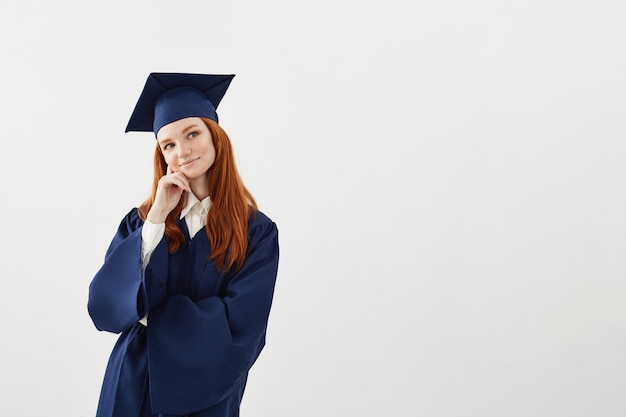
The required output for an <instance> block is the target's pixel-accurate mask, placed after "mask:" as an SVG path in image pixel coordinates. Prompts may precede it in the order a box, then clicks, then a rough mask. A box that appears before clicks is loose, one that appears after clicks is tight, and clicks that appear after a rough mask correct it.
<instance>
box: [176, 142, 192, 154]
mask: <svg viewBox="0 0 626 417" xmlns="http://www.w3.org/2000/svg"><path fill="white" fill-rule="evenodd" d="M190 152H191V147H190V146H189V145H188V144H186V143H184V142H183V143H181V144H180V145H179V146H178V154H179V155H181V156H183V155H189V153H190Z"/></svg>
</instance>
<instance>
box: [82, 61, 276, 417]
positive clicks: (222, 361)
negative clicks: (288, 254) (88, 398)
mask: <svg viewBox="0 0 626 417" xmlns="http://www.w3.org/2000/svg"><path fill="white" fill-rule="evenodd" d="M233 77H234V76H233V75H202V74H180V73H152V74H150V76H149V77H148V80H147V81H146V84H145V86H144V90H143V92H142V94H141V96H140V98H139V101H138V102H137V105H136V107H135V110H134V112H133V115H132V116H131V119H130V121H129V123H128V126H127V128H126V131H127V132H128V131H152V132H154V134H155V135H156V142H157V143H156V149H155V153H154V180H153V185H152V194H151V196H150V198H149V199H148V200H147V201H145V202H144V203H143V204H141V205H140V206H139V207H137V208H133V209H131V210H130V211H129V212H128V214H127V215H126V216H125V217H124V219H123V220H122V221H121V224H120V226H119V228H118V230H117V232H116V234H115V236H114V237H113V240H112V242H111V244H110V246H109V249H108V250H107V253H106V255H105V259H104V262H103V264H102V266H101V267H100V269H99V270H98V272H97V273H96V275H95V277H94V278H93V280H92V282H91V284H90V286H89V301H88V311H89V314H90V316H91V318H92V320H93V322H94V324H95V326H96V328H97V329H99V330H103V331H108V332H113V333H120V336H119V339H118V341H117V343H116V344H115V347H114V348H113V352H112V353H111V357H110V359H109V363H108V365H107V369H106V372H105V376H104V381H103V385H102V391H101V394H100V400H99V403H98V411H97V417H134V416H138V417H148V416H150V417H152V416H165V415H175V416H190V417H209V416H211V417H214V416H215V417H217V416H219V417H234V416H239V406H240V403H241V400H242V396H243V392H244V387H245V384H246V379H247V375H248V371H249V370H250V368H251V367H252V365H253V364H254V362H255V360H256V359H257V357H258V355H259V353H260V352H261V350H262V349H263V346H264V344H265V333H266V327H267V320H268V316H269V313H270V307H271V303H272V297H273V293H274V284H275V281H276V275H277V270H278V252H279V250H278V230H277V228H276V224H275V223H274V222H273V221H272V220H270V219H269V218H268V217H267V216H266V215H264V214H263V213H262V212H260V211H259V210H258V209H257V206H256V203H255V201H254V199H253V197H252V195H251V194H250V192H249V191H248V190H247V189H246V187H245V186H244V184H243V183H242V181H241V179H240V177H239V174H238V172H237V169H236V166H235V161H234V157H233V152H232V149H231V144H230V140H229V138H228V136H227V135H226V133H225V132H224V130H223V129H222V128H221V127H220V125H219V124H218V118H217V113H216V111H215V109H216V108H217V106H218V104H219V102H220V100H221V98H222V97H223V95H224V93H225V92H226V89H227V88H228V86H229V84H230V82H231V80H232V78H233Z"/></svg>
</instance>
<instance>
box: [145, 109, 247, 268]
mask: <svg viewBox="0 0 626 417" xmlns="http://www.w3.org/2000/svg"><path fill="white" fill-rule="evenodd" d="M202 121H203V122H204V124H205V125H206V126H207V128H208V129H209V132H211V136H212V138H213V146H214V147H215V162H213V165H212V166H211V168H209V170H208V171H207V175H208V176H209V196H210V197H211V209H210V210H209V212H208V213H207V218H206V232H207V236H208V238H209V241H210V242H211V255H210V256H209V260H212V261H214V262H215V264H216V266H217V268H218V269H219V270H220V271H222V272H226V271H232V272H236V271H237V270H239V268H241V265H242V264H243V261H244V259H245V257H246V251H247V249H248V218H249V216H250V214H251V213H252V212H255V211H256V210H257V205H256V202H255V200H254V198H253V197H252V194H251V193H250V192H249V191H248V189H247V188H246V187H245V185H244V184H243V181H242V180H241V177H240V176H239V172H238V171H237V166H236V164H235V157H234V154H233V149H232V146H231V143H230V139H229V138H228V135H227V134H226V132H224V130H223V129H222V128H221V127H220V126H219V125H218V124H217V122H215V121H213V120H211V119H207V118H202ZM166 172H167V164H166V163H165V158H163V154H162V153H161V148H160V147H159V145H158V143H157V146H156V149H155V151H154V178H153V180H152V194H151V195H150V198H148V199H147V200H146V201H145V202H144V203H143V204H142V205H141V206H140V207H139V209H138V214H139V217H140V218H141V219H142V220H143V221H145V220H146V217H147V216H148V212H149V211H150V208H151V207H152V205H153V204H154V199H155V197H156V192H157V187H158V185H159V179H161V177H162V176H164V175H165V174H166ZM186 200H187V199H186V195H185V194H183V198H181V200H180V202H179V203H178V205H177V206H176V207H175V208H174V209H173V210H172V211H171V212H170V213H169V214H168V216H167V218H166V220H165V239H166V240H167V245H168V248H169V249H168V250H169V253H174V252H176V251H177V250H178V248H179V247H180V245H181V243H183V242H184V241H185V236H184V235H183V232H182V231H181V230H180V229H179V228H178V226H177V225H176V221H177V220H178V218H179V217H180V213H181V211H182V209H183V208H184V207H185V205H186V204H187V201H186Z"/></svg>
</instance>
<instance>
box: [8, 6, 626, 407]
mask: <svg viewBox="0 0 626 417" xmlns="http://www.w3.org/2000/svg"><path fill="white" fill-rule="evenodd" d="M625 21H626V5H625V3H624V2H623V1H621V0H615V1H606V0H594V1H590V0H589V1H577V0H569V1H565V0H562V1H558V0H541V1H539V0H525V1H502V0H476V1H464V0H444V1H417V2H411V1H399V0H387V1H379V2H373V1H356V0H353V1H346V0H333V1H327V0H318V1H315V2H298V1H287V0H269V1H252V0H248V1H221V2H216V1H174V2H171V1H168V2H165V1H146V0H135V1H108V2H104V1H102V2H92V1H67V0H66V1H43V0H40V1H31V2H8V1H6V0H3V2H2V3H1V6H0V45H1V51H0V54H1V56H2V69H1V72H0V73H1V74H2V76H1V77H0V118H1V119H0V121H1V125H0V138H1V144H2V153H1V155H2V156H1V157H0V161H1V165H0V167H1V170H2V175H1V177H0V178H1V179H2V203H1V204H0V206H1V209H0V210H1V216H2V219H3V221H4V223H3V226H2V242H3V246H2V253H1V255H0V256H1V263H0V276H1V279H2V283H3V285H2V288H3V289H2V293H1V294H2V301H1V302H0V320H1V322H0V324H1V327H0V330H1V332H2V343H1V344H0V396H1V398H0V415H2V416H9V415H10V416H12V417H22V416H25V417H26V416H28V417H32V416H43V415H45V416H49V417H56V416H59V417H61V416H62V417H70V416H77V417H78V416H84V417H88V416H89V417H90V416H93V415H94V413H95V408H96V404H97V400H98V395H99V390H100V384H101V382H102V376H103V374H104V369H105V366H106V361H107V359H108V355H109V352H110V350H111V348H112V346H113V344H114V342H115V339H116V335H112V334H107V333H101V332H98V331H97V330H96V329H95V328H94V327H93V325H92V323H91V321H90V319H89V317H88V314H87V309H86V302H87V288H88V285H89V282H90V280H91V278H92V276H93V274H94V273H95V272H96V270H97V269H98V267H99V266H100V263H101V262H102V259H103V256H104V252H105V250H106V248H107V247H108V244H109V241H110V239H111V237H112V236H113V234H114V232H115V229H116V228H117V225H118V224H119V221H120V220H121V218H122V217H123V216H124V215H125V214H126V212H127V211H128V210H129V209H130V208H131V207H133V206H135V205H137V204H139V203H140V202H141V201H143V199H144V198H145V197H146V196H147V195H148V193H149V191H150V183H151V175H152V168H151V166H152V165H151V164H152V150H153V146H154V139H153V136H151V134H149V133H147V134H141V133H128V134H124V133H123V130H124V128H125V126H126V123H127V121H128V118H129V117H130V113H131V111H132V109H133V107H134V105H135V102H136V99H137V98H138V96H139V93H140V92H141V89H142V87H143V84H144V82H145V79H146V77H147V75H148V73H149V72H151V71H161V72H167V71H172V72H198V73H218V74H219V73H224V74H227V73H234V74H236V77H235V78H234V80H233V82H232V84H231V88H230V89H229V91H228V93H227V94H226V96H225V98H224V100H223V102H222V104H221V105H220V107H219V108H218V113H219V114H220V122H221V125H222V126H223V127H224V129H225V130H226V131H227V132H228V133H229V135H230V137H231V139H232V141H233V143H234V146H235V149H236V155H237V162H238V164H239V167H240V170H241V174H242V176H243V178H244V181H245V182H246V184H247V185H248V186H249V188H250V189H251V191H252V192H253V194H254V195H255V197H256V198H257V201H258V203H259V205H260V207H261V209H262V210H263V211H264V212H265V213H266V214H268V215H269V216H270V217H271V218H272V219H273V220H275V221H276V223H277V224H278V226H279V228H280V233H281V265H280V272H279V277H278V283H277V287H276V293H275V302H274V306H273V310H272V315H271V318H270V327H269V331H268V344H267V347H266V349H265V351H264V352H263V353H262V355H261V357H260V359H259V361H258V362H257V364H256V365H255V367H254V368H253V370H252V372H251V374H250V381H249V384H248V388H247V392H246V394H245V397H244V402H243V405H242V415H243V416H248V417H265V416H267V417H269V416H272V417H276V416H285V417H292V416H298V417H309V416H311V417H313V416H315V417H319V416H329V417H330V416H337V417H339V416H341V417H344V416H355V417H356V416H359V417H368V416H372V417H374V416H375V417H379V416H429V417H443V416H446V417H448V416H450V417H452V416H454V417H458V416H464V417H466V416H480V417H491V416H493V417H502V416H506V417H513V416H520V417H522V416H523V417H528V416H532V417H544V416H545V417H554V416H567V417H576V416H585V417H586V416H592V415H593V416H602V417H608V416H624V415H626V395H624V392H625V390H626V303H625V302H624V296H625V293H626V280H625V279H624V277H625V272H626V263H625V257H624V254H625V253H626V238H625V236H626V220H625V214H626V197H625V193H624V191H625V186H626V165H625V164H624V159H625V157H626V143H625V142H624V139H625V133H626V126H625V123H624V122H625V114H626V99H625V96H626V81H625V79H626V55H625V52H624V50H625V49H624V41H625V39H626V24H624V22H625Z"/></svg>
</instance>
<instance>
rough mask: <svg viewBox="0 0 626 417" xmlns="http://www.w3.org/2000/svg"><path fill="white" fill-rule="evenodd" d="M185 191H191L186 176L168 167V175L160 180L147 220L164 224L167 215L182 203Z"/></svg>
mask: <svg viewBox="0 0 626 417" xmlns="http://www.w3.org/2000/svg"><path fill="white" fill-rule="evenodd" d="M183 191H191V188H190V187H189V180H188V179H187V177H185V174H183V173H182V172H174V171H172V169H171V168H170V167H169V166H168V167H167V174H165V175H163V176H162V177H161V179H160V180H159V186H158V188H157V192H156V196H155V198H154V204H153V205H152V208H150V211H149V212H148V216H147V217H146V220H148V221H150V222H152V223H155V224H159V223H164V222H165V219H166V218H167V215H168V214H170V212H171V211H172V210H174V207H176V205H177V204H178V202H179V201H180V197H181V196H182V195H183Z"/></svg>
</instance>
